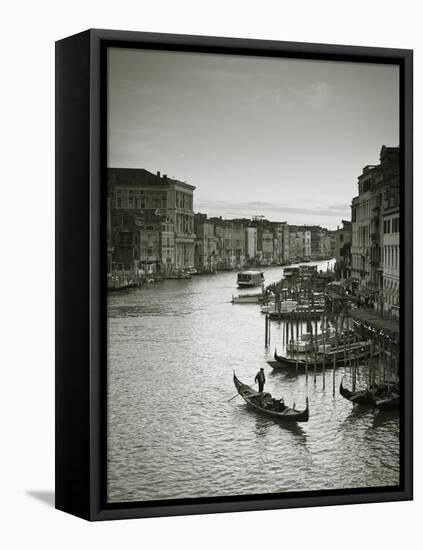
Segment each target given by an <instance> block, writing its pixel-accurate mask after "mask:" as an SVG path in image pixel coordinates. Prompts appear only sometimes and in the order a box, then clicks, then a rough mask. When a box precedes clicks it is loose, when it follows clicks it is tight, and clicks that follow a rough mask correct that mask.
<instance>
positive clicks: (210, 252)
mask: <svg viewBox="0 0 423 550" xmlns="http://www.w3.org/2000/svg"><path fill="white" fill-rule="evenodd" d="M194 231H195V254H194V265H195V267H196V268H197V269H199V270H210V271H214V270H215V269H216V267H217V254H218V238H217V237H216V235H215V226H214V224H213V223H212V222H211V221H210V220H208V219H207V215H206V214H195V215H194Z"/></svg>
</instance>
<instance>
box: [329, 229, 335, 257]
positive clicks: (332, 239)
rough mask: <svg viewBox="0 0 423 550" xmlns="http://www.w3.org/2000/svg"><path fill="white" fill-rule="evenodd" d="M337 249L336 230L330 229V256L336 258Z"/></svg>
mask: <svg viewBox="0 0 423 550" xmlns="http://www.w3.org/2000/svg"><path fill="white" fill-rule="evenodd" d="M335 251H336V231H328V257H329V258H334V257H335Z"/></svg>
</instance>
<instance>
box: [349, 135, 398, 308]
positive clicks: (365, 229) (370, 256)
mask: <svg viewBox="0 0 423 550" xmlns="http://www.w3.org/2000/svg"><path fill="white" fill-rule="evenodd" d="M358 191H359V193H358V196H356V197H354V198H353V200H352V204H351V221H352V244H351V264H352V265H351V276H352V277H353V278H354V279H355V280H356V281H357V285H358V294H359V295H361V296H363V297H364V298H365V299H366V301H367V303H368V304H369V305H371V306H373V307H375V308H377V309H379V308H381V307H383V285H384V282H383V264H382V242H383V237H384V234H383V217H384V211H385V208H386V207H387V206H388V202H387V200H386V199H387V197H392V196H397V197H399V148H398V147H385V146H383V147H382V149H381V151H380V164H378V165H376V166H375V165H371V166H365V167H364V168H363V172H362V174H361V175H360V176H359V177H358Z"/></svg>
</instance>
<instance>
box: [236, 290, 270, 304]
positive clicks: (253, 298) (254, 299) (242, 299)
mask: <svg viewBox="0 0 423 550" xmlns="http://www.w3.org/2000/svg"><path fill="white" fill-rule="evenodd" d="M231 301H232V303H233V304H260V303H261V302H263V293H262V292H260V293H257V294H239V295H238V296H232V300H231Z"/></svg>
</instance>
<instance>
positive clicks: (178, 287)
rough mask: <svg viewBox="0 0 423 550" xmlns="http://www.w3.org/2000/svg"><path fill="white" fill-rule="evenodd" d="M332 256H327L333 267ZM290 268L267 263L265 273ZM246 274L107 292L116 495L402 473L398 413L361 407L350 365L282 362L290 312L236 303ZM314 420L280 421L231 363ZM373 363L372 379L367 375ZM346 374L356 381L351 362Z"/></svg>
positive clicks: (300, 486)
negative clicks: (304, 366)
mask: <svg viewBox="0 0 423 550" xmlns="http://www.w3.org/2000/svg"><path fill="white" fill-rule="evenodd" d="M326 267H327V262H323V263H322V264H320V265H319V269H326ZM281 275H282V268H281V267H271V268H268V269H265V278H266V284H269V283H271V282H274V281H278V280H279V279H280V278H281ZM233 294H238V290H237V288H236V273H235V272H225V273H219V274H217V275H214V276H213V275H211V276H194V277H193V278H192V279H191V280H169V281H163V282H161V283H157V284H151V285H145V286H143V287H142V288H140V289H134V290H131V291H127V292H126V291H125V292H116V293H111V294H109V297H108V500H109V501H110V502H122V501H136V500H139V501H144V500H158V499H172V498H195V497H211V496H231V495H241V494H243V495H248V494H263V493H272V492H278V493H281V492H287V491H304V490H319V489H341V488H359V487H376V486H387V485H389V486H393V485H398V484H399V419H398V414H397V413H395V412H391V413H387V412H381V411H379V412H374V411H373V410H372V409H366V408H364V409H360V408H359V409H357V410H354V409H353V407H352V404H351V403H350V402H349V401H347V400H346V399H344V398H343V397H341V396H340V395H339V392H338V388H339V383H340V381H341V377H342V375H343V374H344V369H343V368H341V369H338V370H336V371H335V374H336V379H335V384H336V394H335V396H333V391H332V388H333V378H332V371H331V370H329V371H327V372H326V376H325V379H326V387H325V389H323V375H322V373H321V372H318V373H317V379H316V383H314V381H313V376H309V378H308V381H307V380H306V377H305V375H304V374H301V373H300V374H298V376H296V375H295V372H294V373H280V372H274V371H272V369H271V368H270V366H269V365H268V364H267V361H268V360H271V359H272V355H273V351H274V348H275V347H277V348H278V350H282V349H283V347H282V340H283V336H282V335H283V323H282V324H279V323H277V322H272V323H271V336H270V337H271V345H270V347H269V349H266V348H265V346H264V315H263V314H262V313H261V312H260V306H259V305H257V304H231V297H232V295H233ZM260 367H264V370H265V374H266V378H267V382H266V386H265V391H268V392H270V393H271V394H272V395H273V396H275V397H281V396H283V397H284V399H285V403H286V404H288V405H289V406H291V405H292V403H293V402H295V404H296V408H298V409H302V408H304V407H305V401H306V396H308V397H309V401H310V420H309V422H307V423H301V424H296V425H291V426H289V425H281V424H280V423H277V422H275V421H274V420H272V419H271V418H267V417H265V416H259V415H257V414H256V413H255V412H254V411H251V410H249V409H248V408H247V406H246V404H245V402H244V401H243V400H242V398H241V397H239V396H238V397H236V398H235V399H233V400H231V401H228V400H229V399H230V398H231V397H232V396H233V395H235V393H236V390H235V388H234V385H233V381H232V376H233V371H235V372H236V374H237V376H238V377H239V378H240V380H241V381H242V382H245V383H247V384H250V385H253V384H254V377H255V375H256V373H257V371H258V370H259V369H260ZM364 377H365V375H364V373H363V383H364ZM345 385H347V386H348V385H349V379H348V373H347V377H346V379H345Z"/></svg>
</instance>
